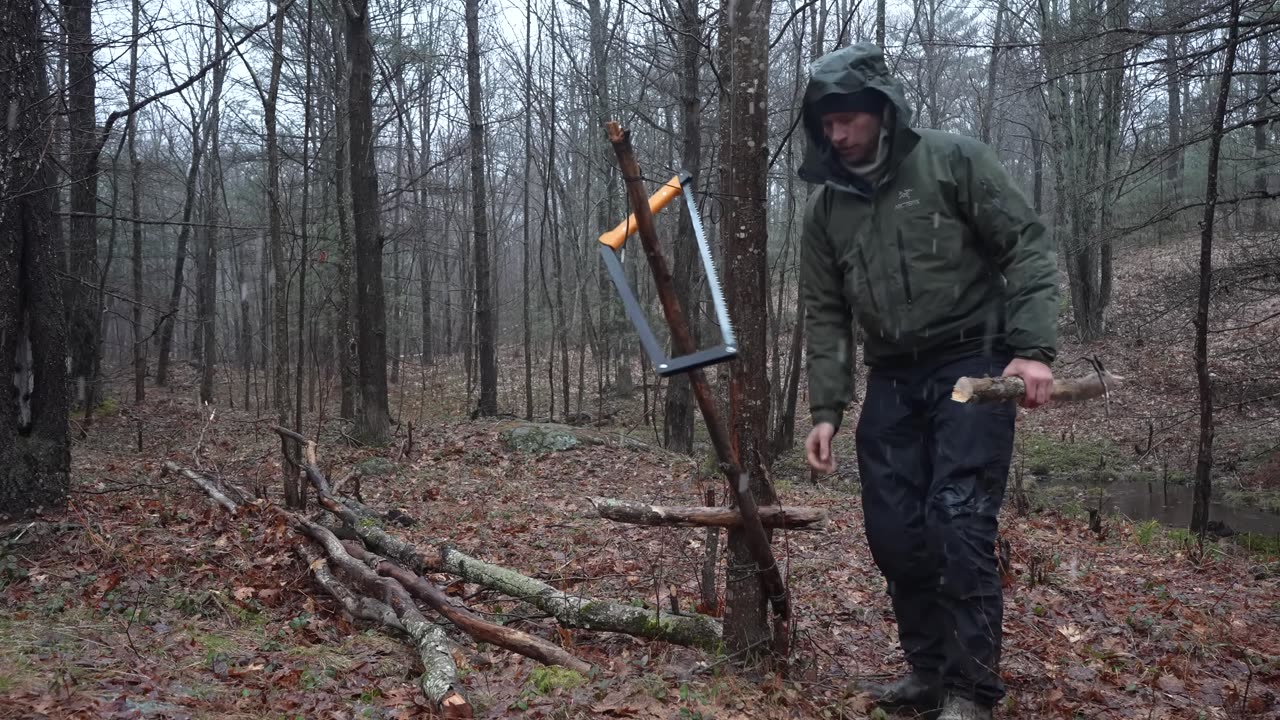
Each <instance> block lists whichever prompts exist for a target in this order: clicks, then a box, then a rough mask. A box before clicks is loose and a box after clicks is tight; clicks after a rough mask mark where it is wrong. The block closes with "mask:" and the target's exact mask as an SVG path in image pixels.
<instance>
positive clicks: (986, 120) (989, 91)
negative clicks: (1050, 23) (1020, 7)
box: [978, 0, 1006, 144]
mask: <svg viewBox="0 0 1280 720" xmlns="http://www.w3.org/2000/svg"><path fill="white" fill-rule="evenodd" d="M999 3H1000V4H999V5H998V6H997V7H996V24H995V27H994V28H993V29H992V31H991V59H990V60H988V61H987V87H986V90H985V92H984V95H983V100H982V117H981V122H980V124H979V127H978V139H979V140H981V141H982V142H984V143H988V144H990V142H991V134H992V132H993V128H994V126H995V107H996V80H997V79H998V78H999V77H1000V32H1001V29H1002V28H1003V27H1004V16H1005V13H1006V5H1005V0H999Z"/></svg>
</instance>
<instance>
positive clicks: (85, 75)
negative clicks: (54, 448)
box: [17, 0, 114, 404]
mask: <svg viewBox="0 0 1280 720" xmlns="http://www.w3.org/2000/svg"><path fill="white" fill-rule="evenodd" d="M17 1H18V2H22V1H23V0H17ZM62 9H63V22H64V23H65V27H66V33H67V123H68V129H69V130H70V138H69V143H70V150H69V152H68V154H67V162H66V167H67V179H68V181H69V183H70V185H71V204H70V207H71V218H70V222H69V223H68V228H69V232H68V236H69V237H68V246H67V250H68V257H69V260H70V267H69V277H68V281H67V283H66V284H65V286H64V287H65V294H66V295H65V296H66V311H67V315H68V323H67V346H68V347H67V351H68V354H69V355H70V359H71V371H70V372H71V378H72V379H73V380H74V381H75V383H76V388H77V397H76V400H75V402H76V403H77V404H83V403H84V402H85V399H86V397H87V395H88V389H89V388H88V386H89V384H90V383H93V382H95V378H94V377H93V368H94V365H95V363H94V356H95V354H96V352H97V347H98V340H97V337H98V330H99V318H98V315H97V312H96V310H97V298H96V297H95V294H94V287H95V285H96V284H97V282H98V220H97V217H96V215H97V212H98V123H97V118H96V116H95V110H94V106H95V82H96V77H97V76H96V73H95V71H94V63H93V50H94V47H93V2H92V0H63V2H62ZM113 214H114V213H113Z"/></svg>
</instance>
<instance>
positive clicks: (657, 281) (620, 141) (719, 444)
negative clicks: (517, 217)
mask: <svg viewBox="0 0 1280 720" xmlns="http://www.w3.org/2000/svg"><path fill="white" fill-rule="evenodd" d="M605 129H606V130H607V131H608V136H609V142H611V143H612V144H613V151H614V154H615V155H617V158H618V169H619V170H621V171H622V178H623V181H624V182H625V183H626V188H627V197H628V198H629V200H630V203H631V207H632V208H633V209H634V215H635V223H636V229H637V231H638V232H639V234H640V242H641V243H642V244H643V245H644V252H645V257H646V258H647V259H648V261H649V269H650V271H651V272H652V273H653V284H654V287H655V288H656V289H657V291H658V300H659V301H660V303H661V305H662V311H663V314H664V315H665V317H666V320H667V326H668V327H669V328H670V330H671V344H672V346H674V348H675V350H676V352H677V353H679V354H681V355H685V354H688V353H691V352H693V351H694V343H693V336H692V334H691V333H690V332H689V324H688V322H687V320H686V319H685V315H684V312H683V311H682V310H681V308H680V301H679V300H678V299H677V297H676V292H675V284H674V283H673V282H672V279H671V271H670V270H669V269H668V267H667V261H666V258H665V257H663V255H662V247H661V244H660V243H659V242H658V234H657V232H656V231H655V230H654V227H653V213H652V212H650V210H649V198H648V195H647V193H646V192H645V189H644V184H643V181H642V177H643V176H642V174H641V172H640V164H639V163H638V162H636V156H635V151H634V150H633V149H632V147H631V134H630V132H628V131H626V130H623V129H622V126H621V125H619V124H618V123H617V122H616V121H613V120H610V121H609V122H608V123H606V124H605ZM688 377H689V384H690V385H691V386H692V388H693V396H694V399H695V400H696V401H697V403H698V409H699V410H701V411H702V418H703V420H704V421H705V422H706V426H707V431H708V434H709V435H710V436H711V446H712V447H713V448H714V449H715V451H716V459H717V460H719V462H720V467H721V469H722V470H723V471H724V474H725V480H726V481H727V483H728V486H729V491H730V492H731V493H732V494H733V497H734V499H735V500H736V501H737V506H738V512H739V513H740V514H741V516H742V530H743V533H742V534H743V539H744V540H745V541H746V545H747V549H748V551H749V552H750V553H751V559H752V560H755V563H756V566H757V571H758V572H759V578H760V583H761V585H762V587H763V589H764V594H765V597H767V598H768V599H769V604H770V606H771V607H772V609H773V614H774V620H775V623H774V648H773V649H774V652H775V653H776V654H777V655H779V656H781V657H786V656H787V654H788V648H787V641H788V640H789V637H788V636H789V634H790V624H791V623H790V620H791V607H790V602H789V599H788V595H787V588H786V585H785V584H784V583H783V581H782V572H781V570H780V569H779V567H778V563H777V561H776V560H775V559H774V555H773V548H772V547H771V546H770V544H769V536H768V535H767V534H766V533H765V530H764V525H763V524H761V522H760V515H759V511H758V509H757V507H756V501H755V498H754V497H753V496H752V495H751V491H750V489H749V487H748V477H747V473H746V472H745V471H744V470H743V469H742V465H741V463H740V462H739V458H738V454H737V452H736V451H735V449H734V447H733V445H732V443H731V442H730V439H729V430H728V426H727V425H726V424H725V422H724V418H722V417H721V416H720V413H719V411H718V409H717V408H716V404H715V400H714V398H712V396H711V386H710V385H708V384H707V380H706V376H705V375H704V374H703V372H702V370H701V369H695V370H692V371H690V372H689V373H688Z"/></svg>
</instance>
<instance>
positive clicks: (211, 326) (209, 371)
mask: <svg viewBox="0 0 1280 720" xmlns="http://www.w3.org/2000/svg"><path fill="white" fill-rule="evenodd" d="M220 11H221V9H220V8H217V9H215V12H220ZM213 46H214V49H213V54H214V57H222V52H223V48H222V46H223V37H222V26H221V23H218V24H217V26H216V27H215V28H214V41H213ZM225 69H226V63H223V62H219V63H218V64H217V65H216V66H215V67H214V69H213V91H212V94H211V95H210V99H209V162H208V163H207V165H206V167H205V184H204V192H203V195H204V208H205V211H204V213H203V218H202V219H203V221H204V223H205V226H204V228H202V231H201V232H202V234H203V235H204V241H203V242H202V243H201V245H200V258H199V261H198V262H197V267H198V275H199V278H200V280H199V283H198V284H197V285H198V287H197V289H196V292H197V303H196V315H197V317H198V324H199V328H200V329H199V335H200V348H201V358H200V402H202V403H207V404H210V405H212V404H213V403H214V397H213V376H214V373H215V371H216V370H217V362H218V347H217V343H216V334H217V333H216V331H217V316H218V313H217V291H218V223H219V222H220V221H219V219H218V211H219V208H220V205H221V203H220V201H219V198H218V194H219V191H220V190H221V188H222V182H221V179H220V178H221V175H222V158H221V148H220V147H219V145H220V142H219V137H218V136H219V133H220V131H221V125H222V111H221V101H222V83H223V76H224V74H225Z"/></svg>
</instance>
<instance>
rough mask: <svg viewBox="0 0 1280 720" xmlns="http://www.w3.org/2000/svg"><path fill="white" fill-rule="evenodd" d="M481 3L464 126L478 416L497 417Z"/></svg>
mask: <svg viewBox="0 0 1280 720" xmlns="http://www.w3.org/2000/svg"><path fill="white" fill-rule="evenodd" d="M479 5H480V2H479V0H466V23H467V122H468V123H469V124H470V126H471V131H470V140H471V212H472V222H473V223H474V227H473V228H472V237H473V241H472V242H473V244H472V251H473V252H474V255H473V260H474V263H475V268H474V272H475V280H476V284H475V293H476V296H475V318H476V341H477V342H476V354H477V355H478V358H477V359H478V360H479V361H480V403H479V406H478V410H479V413H480V415H482V416H486V417H491V416H493V415H497V414H498V358H497V354H496V348H495V347H494V317H493V316H494V308H493V293H492V291H491V289H490V287H489V269H490V268H489V221H488V217H487V215H486V207H485V206H486V205H487V202H486V199H487V195H486V191H485V175H484V173H485V156H484V153H485V149H484V148H485V132H484V108H483V107H482V99H481V95H480V27H479V26H480V18H479V13H480V8H479Z"/></svg>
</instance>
